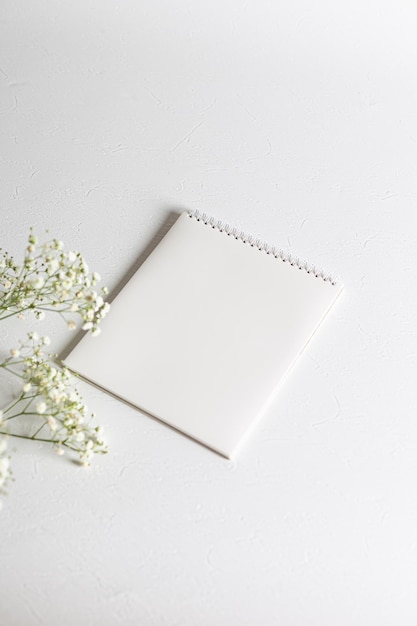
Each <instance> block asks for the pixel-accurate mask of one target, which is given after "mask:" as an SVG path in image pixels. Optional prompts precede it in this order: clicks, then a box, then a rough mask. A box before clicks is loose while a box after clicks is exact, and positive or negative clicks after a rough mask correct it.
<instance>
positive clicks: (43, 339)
mask: <svg viewBox="0 0 417 626" xmlns="http://www.w3.org/2000/svg"><path fill="white" fill-rule="evenodd" d="M41 341H42V343H43V345H44V346H49V345H50V343H51V340H50V339H49V337H48V336H47V335H45V336H44V337H42V340H41Z"/></svg>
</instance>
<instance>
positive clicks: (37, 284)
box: [30, 276, 45, 289]
mask: <svg viewBox="0 0 417 626" xmlns="http://www.w3.org/2000/svg"><path fill="white" fill-rule="evenodd" d="M30 284H31V285H32V287H33V288H34V289H42V287H43V286H44V284H45V279H44V278H43V277H42V276H35V277H34V278H32V280H31V281H30Z"/></svg>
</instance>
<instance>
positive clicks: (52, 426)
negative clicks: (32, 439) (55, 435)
mask: <svg viewBox="0 0 417 626" xmlns="http://www.w3.org/2000/svg"><path fill="white" fill-rule="evenodd" d="M48 426H49V428H50V429H51V430H52V432H55V431H56V429H57V428H58V425H57V422H56V419H55V418H54V417H53V416H52V415H51V416H50V417H48Z"/></svg>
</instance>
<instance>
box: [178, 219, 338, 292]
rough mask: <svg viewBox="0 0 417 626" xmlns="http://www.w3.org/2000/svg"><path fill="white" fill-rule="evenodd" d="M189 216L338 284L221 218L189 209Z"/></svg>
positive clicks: (328, 281)
mask: <svg viewBox="0 0 417 626" xmlns="http://www.w3.org/2000/svg"><path fill="white" fill-rule="evenodd" d="M187 213H188V217H190V218H192V219H195V220H196V221H197V222H203V224H206V226H210V227H211V228H215V229H216V230H218V231H220V232H221V233H226V234H227V235H228V236H229V237H233V238H234V239H240V240H241V241H243V243H247V244H248V245H250V246H251V247H252V248H257V249H258V250H260V251H261V252H265V253H266V254H271V255H272V256H274V257H275V258H276V259H279V260H280V261H282V262H283V263H289V264H290V265H292V266H293V267H298V269H299V270H304V271H305V272H307V274H311V275H312V276H315V278H321V280H324V282H326V283H330V284H331V285H335V284H336V280H335V279H334V278H332V276H331V275H330V274H328V273H325V272H324V271H323V270H319V269H317V268H316V267H315V266H314V265H312V264H311V263H306V262H304V261H301V260H300V259H299V258H298V257H295V256H292V255H291V254H289V253H287V252H285V251H284V250H282V249H280V248H276V247H274V246H271V245H269V244H268V243H266V242H262V241H260V240H259V239H254V237H252V236H251V235H247V234H246V233H244V232H243V231H239V230H238V229H236V228H233V227H231V226H229V224H226V223H224V222H222V221H221V220H217V219H215V218H214V217H209V216H207V215H206V214H205V213H200V211H197V210H196V211H187Z"/></svg>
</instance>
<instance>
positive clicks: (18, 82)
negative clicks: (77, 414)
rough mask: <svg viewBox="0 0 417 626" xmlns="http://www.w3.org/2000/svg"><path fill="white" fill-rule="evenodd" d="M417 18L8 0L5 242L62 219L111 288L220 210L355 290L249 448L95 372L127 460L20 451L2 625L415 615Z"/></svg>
mask: <svg viewBox="0 0 417 626" xmlns="http://www.w3.org/2000/svg"><path fill="white" fill-rule="evenodd" d="M416 25H417V7H416V5H415V3H414V2H412V1H411V0H410V1H409V2H407V1H404V0H400V1H398V0H397V1H395V2H394V1H391V2H384V1H378V2H377V1H375V2H371V1H369V0H361V1H353V2H344V3H342V2H331V1H329V2H326V1H324V0H317V1H315V2H310V1H307V0H305V1H304V2H303V1H297V0H296V1H290V0H287V1H286V2H283V1H278V2H276V1H272V0H271V1H267V0H257V1H256V2H255V1H247V2H243V1H238V0H228V1H225V0H211V1H210V2H208V1H205V2H201V1H194V2H191V1H185V0H184V1H178V2H174V1H170V0H165V1H162V0H148V1H144V0H139V1H135V0H124V1H116V0H94V1H93V0H72V2H56V0H31V1H30V2H25V1H24V0H3V2H2V3H1V8H0V42H1V57H0V146H1V148H0V150H1V155H0V158H1V161H0V176H1V187H0V208H1V224H0V229H1V241H0V245H1V246H3V247H5V248H8V249H9V250H10V251H11V252H14V253H15V254H16V255H18V254H19V252H20V250H22V248H23V244H24V240H25V238H26V235H27V230H28V226H29V225H31V224H33V225H34V226H35V227H36V229H37V230H38V232H40V231H42V229H43V228H44V227H49V228H50V229H51V231H53V234H54V235H56V236H58V237H59V238H61V239H63V240H64V241H65V242H66V244H67V246H68V247H69V248H78V249H80V250H81V251H82V252H83V253H84V254H85V255H86V257H87V259H88V261H89V264H90V266H91V267H93V268H94V269H96V270H97V271H99V272H100V273H101V274H102V276H103V277H104V278H105V281H106V283H107V284H108V285H109V286H110V287H114V286H115V285H116V284H117V283H118V282H119V281H120V280H121V279H122V278H123V277H124V276H125V274H126V272H127V271H128V270H129V268H130V267H131V266H132V264H134V263H135V262H136V260H137V258H138V256H139V255H140V254H141V253H142V252H143V251H144V250H145V249H146V248H147V247H149V244H150V242H151V241H152V240H153V238H154V237H155V235H157V234H158V233H159V232H160V230H161V226H162V225H163V224H164V223H165V222H166V220H167V218H168V219H170V216H172V213H173V212H176V211H179V210H182V209H184V208H191V209H193V208H199V209H201V210H203V211H206V212H207V213H209V214H212V215H215V216H216V217H219V218H221V219H224V220H225V221H227V222H228V223H230V224H234V225H236V226H238V227H240V228H242V229H244V230H246V231H249V232H251V233H253V234H254V235H256V236H258V237H260V238H262V239H266V240H267V241H269V242H270V243H276V244H280V245H281V246H282V247H284V248H286V249H288V250H289V251H291V252H292V253H295V254H298V255H300V256H301V257H303V258H307V259H309V260H311V261H313V262H315V263H317V264H318V265H319V266H322V267H324V268H325V269H328V270H332V271H334V272H335V273H336V274H338V275H339V276H341V277H342V280H343V282H344V283H345V287H346V292H345V295H344V296H343V298H342V300H341V301H340V302H339V303H338V305H337V308H336V310H335V311H334V312H333V313H332V315H331V317H330V318H329V320H328V322H326V324H325V325H324V326H323V327H322V329H321V330H320V333H318V335H317V336H316V337H315V339H314V340H313V342H312V343H311V344H310V346H309V348H308V352H307V353H306V354H305V355H304V356H303V358H302V360H301V361H300V363H299V365H298V366H297V368H296V369H294V371H293V373H292V375H291V377H290V379H288V382H287V384H286V386H285V388H283V390H282V392H281V394H280V395H279V398H278V399H277V401H276V403H275V404H274V406H273V407H272V408H271V410H270V411H269V413H268V415H266V416H265V418H264V419H263V421H262V423H261V426H260V428H259V429H258V430H257V432H256V433H255V435H254V436H253V437H252V439H251V440H250V442H248V445H247V446H246V448H245V449H244V451H243V452H242V454H241V455H240V457H239V458H238V461H237V462H236V463H231V462H227V461H225V460H223V459H221V458H220V457H218V456H216V455H215V454H214V453H211V452H209V451H208V450H206V449H204V448H202V447H200V446H198V445H196V444H195V443H193V442H191V441H189V440H188V439H186V438H185V437H182V436H181V435H179V434H177V433H174V432H172V431H170V430H169V429H168V428H166V427H164V426H163V425H161V424H159V423H156V422H154V421H152V420H150V419H149V418H147V417H145V416H142V415H141V414H140V413H138V412H136V411H134V410H133V409H130V408H128V407H126V406H124V405H123V404H121V403H119V402H117V401H116V400H114V399H112V398H109V397H107V396H105V395H103V394H102V393H101V392H99V391H98V390H96V389H92V388H90V387H88V386H87V385H85V386H84V393H85V397H86V400H87V401H88V404H89V406H90V408H92V409H95V410H96V411H97V413H98V414H99V417H100V420H101V422H102V423H103V424H104V425H105V427H106V430H107V437H108V439H109V440H110V443H111V449H112V452H111V455H110V456H108V457H104V458H100V459H98V460H97V461H96V462H95V464H94V465H93V467H92V468H91V469H90V470H84V469H81V468H78V467H76V466H74V465H72V464H71V463H69V462H66V461H65V459H62V458H58V457H56V456H55V455H54V454H53V453H52V452H50V451H49V450H48V448H47V447H39V448H38V449H36V447H35V446H33V445H31V444H29V443H26V442H22V443H20V442H19V443H16V444H15V448H16V454H14V459H13V468H14V475H15V479H16V481H15V483H14V484H13V485H12V488H11V490H10V495H9V497H8V498H7V499H6V501H5V503H4V506H3V511H2V512H1V514H0V536H1V546H2V547H1V549H0V620H1V623H2V624H4V625H5V626H32V625H34V626H35V625H38V624H42V625H46V626H56V624H60V626H67V625H68V626H69V625H71V626H72V625H74V624H79V625H88V626H89V625H91V626H113V625H114V624H123V625H125V626H136V625H140V626H151V625H152V626H153V625H155V626H175V625H178V626H217V625H218V626H226V625H230V624H232V625H235V624H236V625H239V626H253V625H255V624H256V625H257V626H258V625H259V626H275V625H277V624H282V625H284V626H335V625H336V624H337V626H370V625H372V626H373V625H374V624H375V625H378V626H388V625H389V626H391V625H393V626H394V625H397V624H401V626H415V624H416V622H417V595H416V585H417V410H416V408H417V407H416V361H417V344H416V334H415V319H416V313H417V295H416V292H417V290H416V254H417V235H416V232H417V228H416V227H417V219H416V207H417V81H416V70H417V45H416V34H415V33H416ZM19 328H20V327H19ZM21 328H22V331H21V332H22V333H23V332H24V327H23V326H21ZM39 328H41V327H40V326H39ZM42 329H43V332H48V333H49V334H50V335H51V336H53V337H54V338H55V341H56V346H58V347H63V346H65V345H66V344H67V343H68V341H69V339H70V336H69V335H68V333H67V331H66V329H65V328H64V327H63V326H62V325H61V324H59V323H57V322H55V321H54V322H52V325H49V324H48V322H47V321H45V322H43V325H42ZM0 332H1V335H0V337H1V340H2V342H3V343H4V345H6V346H8V345H9V343H10V341H11V339H12V334H13V333H11V332H9V331H8V330H7V329H6V327H2V328H1V329H0ZM207 382H208V384H209V382H210V381H207Z"/></svg>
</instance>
